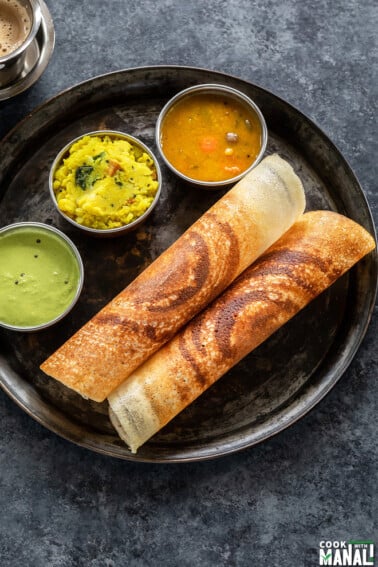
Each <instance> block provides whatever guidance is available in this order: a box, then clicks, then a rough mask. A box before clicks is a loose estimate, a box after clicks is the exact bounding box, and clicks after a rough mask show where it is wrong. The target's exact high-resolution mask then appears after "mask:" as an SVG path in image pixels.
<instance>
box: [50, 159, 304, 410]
mask: <svg viewBox="0 0 378 567" xmlns="http://www.w3.org/2000/svg"><path fill="white" fill-rule="evenodd" d="M304 207H305V196H304V191H303V187H302V183H301V181H300V179H299V178H298V177H297V175H296V174H295V172H294V170H293V169H292V167H291V166H290V165H289V164H288V163H287V162H286V161H284V160H283V159H281V158H280V157H279V156H277V155H274V156H269V157H267V158H265V159H264V160H263V161H262V162H261V163H260V164H259V165H258V166H257V167H256V168H255V169H253V170H252V171H251V172H250V173H249V174H248V175H246V176H245V177H244V178H243V180H241V181H240V182H239V183H237V184H236V185H235V186H234V187H233V188H232V189H231V190H230V191H229V192H228V193H227V194H226V195H225V196H223V197H222V198H221V199H219V201H217V202H216V203H215V205H213V206H212V207H211V208H210V209H209V210H208V211H207V212H206V213H205V214H204V215H202V217H200V219H199V220H198V221H196V222H195V223H194V224H193V225H192V226H191V227H190V228H189V229H188V230H187V231H186V232H185V233H184V234H183V235H182V236H181V237H180V238H179V239H178V240H177V241H176V242H174V243H173V244H172V246H170V247H169V248H168V249H167V250H166V251H165V252H163V254H161V256H159V257H158V258H157V259H156V260H155V261H154V262H153V263H152V264H151V265H150V266H149V267H148V268H147V269H146V270H144V272H142V273H141V274H140V275H139V276H138V277H137V278H136V279H135V280H134V281H133V282H132V283H131V284H130V285H129V286H128V287H127V288H126V289H125V290H123V291H122V292H121V293H120V294H119V295H118V296H117V297H115V299H113V300H112V301H111V302H110V303H108V304H107V305H106V306H105V307H104V308H103V309H102V310H101V311H100V312H99V313H97V314H96V315H95V316H94V317H93V318H92V319H91V320H90V321H89V322H88V323H87V324H85V325H84V326H83V327H82V328H81V329H79V331H77V333H76V334H75V335H73V336H72V337H71V338H70V339H69V340H68V341H67V342H66V343H65V344H63V345H62V346H61V347H60V348H59V349H58V350H57V351H56V352H55V353H54V354H52V355H51V356H50V357H49V358H48V359H47V360H46V361H45V362H44V363H43V364H42V365H41V369H42V370H43V371H44V372H45V373H46V374H48V375H50V376H52V377H53V378H56V379H57V380H59V381H60V382H62V383H63V384H65V385H66V386H68V387H70V388H72V389H73V390H76V391H77V392H79V393H80V394H81V395H82V396H84V397H85V398H90V399H92V400H95V401H98V402H101V401H103V400H104V399H105V398H106V397H107V396H108V395H109V394H110V392H111V391H113V390H114V389H115V388H116V387H117V386H119V384H121V383H122V382H123V381H124V380H125V379H126V378H127V376H129V374H131V372H132V371H133V370H134V369H135V368H137V367H138V366H139V365H140V364H141V363H142V362H144V361H145V360H146V359H147V358H148V357H149V356H150V355H152V354H153V353H154V352H155V351H156V350H158V349H159V348H160V347H161V346H162V345H163V344H164V343H165V342H167V341H168V340H169V339H170V338H171V337H173V336H174V335H175V333H176V332H177V331H178V330H179V329H180V328H181V327H182V326H183V325H184V324H185V323H186V322H187V321H189V320H190V319H191V318H192V317H193V316H194V315H195V314H196V313H198V312H199V311H200V310H201V309H203V308H204V307H205V306H206V305H207V304H208V303H209V302H210V301H211V300H212V299H213V298H214V297H216V296H217V295H219V293H220V292H222V291H223V290H224V289H225V288H226V287H227V286H228V285H229V284H230V283H231V282H232V281H233V280H234V279H235V278H236V277H237V276H238V275H239V274H240V273H241V272H242V271H243V270H244V269H245V268H246V267H247V266H248V265H249V264H251V263H252V262H253V261H254V260H255V259H256V258H257V257H258V256H259V255H260V254H261V253H262V252H264V250H266V249H267V248H268V247H269V246H270V245H271V244H272V243H273V242H274V241H275V240H277V238H279V237H280V236H281V235H282V234H283V233H284V232H285V231H286V230H287V229H288V228H289V227H290V226H291V225H292V224H293V223H294V221H295V220H296V219H297V218H298V217H299V215H300V214H301V213H302V212H303V210H304Z"/></svg>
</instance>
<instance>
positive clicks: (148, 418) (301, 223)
mask: <svg viewBox="0 0 378 567" xmlns="http://www.w3.org/2000/svg"><path fill="white" fill-rule="evenodd" d="M374 247H375V242H374V239H373V238H372V237H371V236H370V234H369V233H368V232H367V231H366V230H365V229H364V228H362V227H361V226H359V225H358V224H356V223H355V222H353V221H352V220H350V219H348V218H346V217H344V216H341V215H339V214H337V213H333V212H330V211H316V212H309V213H306V214H304V215H303V216H302V217H301V219H300V220H298V221H297V222H296V223H295V224H294V226H293V227H292V228H291V229H290V230H289V231H288V232H287V233H286V234H285V235H283V236H282V238H280V239H279V240H278V241H277V242H276V243H275V244H274V245H273V246H272V247H271V248H270V249H269V250H267V251H266V253H265V254H264V255H263V256H261V258H260V259H259V260H257V261H256V262H255V264H253V265H252V266H250V267H249V268H248V269H247V270H245V272H244V273H243V274H241V275H240V276H239V278H238V279H237V280H236V281H235V282H234V283H233V284H231V286H230V287H229V288H228V289H227V290H226V291H225V292H224V293H223V294H222V295H221V296H220V297H218V299H216V300H215V301H214V302H213V303H212V304H211V305H210V306H209V307H208V308H207V309H205V310H204V311H203V312H202V313H200V314H199V315H197V316H196V317H195V318H194V319H193V320H192V321H191V322H190V323H189V324H188V325H187V326H186V327H185V328H184V329H183V330H182V331H181V332H179V333H178V334H177V335H176V336H175V337H174V338H173V339H172V340H171V341H170V342H169V343H168V344H166V345H165V346H164V347H162V348H161V349H160V350H159V351H158V352H157V353H156V354H154V355H153V356H152V357H151V358H150V359H149V360H148V361H147V362H145V363H144V364H143V365H142V366H140V367H139V368H138V369H137V370H136V371H135V372H133V373H132V374H131V376H129V378H128V379H127V380H126V381H125V382H124V383H123V384H122V385H121V386H120V387H119V388H117V390H115V391H114V392H113V393H112V394H111V395H110V396H109V398H108V400H109V406H110V418H111V421H112V423H113V425H114V427H115V428H116V430H117V431H118V433H119V435H120V437H121V438H122V439H123V440H124V441H125V442H126V443H127V445H128V446H129V447H130V449H131V451H132V452H135V451H136V450H137V449H138V447H140V445H142V444H143V443H144V442H145V441H147V440H148V439H149V438H150V437H151V436H152V435H154V434H155V433H156V432H157V431H159V430H160V429H161V428H162V427H163V426H164V425H165V424H166V423H168V422H169V421H170V420H171V419H172V418H173V417H175V416H176V415H177V414H178V413H179V412H181V411H182V410H183V409H184V408H185V407H186V406H188V405H189V404H190V403H191V402H192V401H193V400H195V399H196V398H197V397H198V396H199V395H200V394H202V392H204V391H205V390H206V389H207V388H208V387H209V386H211V384H213V383H214V382H215V381H216V380H217V379H218V378H219V377H220V376H222V375H223V374H225V372H227V371H228V370H229V369H230V368H231V367H232V366H234V365H235V364H237V362H239V361H240V360H241V359H242V358H243V357H244V356H246V355H247V354H248V353H249V352H251V351H252V350H253V349H254V348H256V347H257V346H258V345H259V344H261V343H262V342H263V341H264V340H266V339H267V338H268V337H269V336H270V335H271V334H272V333H274V332H275V331H276V330H278V329H279V328H280V327H281V326H282V325H284V324H285V323H286V322H287V321H288V320H289V319H290V318H291V317H293V316H294V315H295V314H296V313H298V311H300V310H301V309H302V308H303V307H305V306H306V305H307V304H308V303H309V302H310V301H311V300H313V299H314V298H315V297H316V296H317V295H319V294H320V293H321V292H322V291H324V290H325V289H326V288H328V287H329V286H330V285H331V284H332V283H333V282H335V281H336V279H337V278H339V277H340V276H341V275H342V274H344V273H345V272H346V271H347V270H349V269H350V268H351V267H352V266H353V265H354V264H355V263H356V262H357V261H358V260H360V259H361V258H362V257H363V256H364V255H365V254H367V253H368V252H370V251H371V250H372V249H373V248H374Z"/></svg>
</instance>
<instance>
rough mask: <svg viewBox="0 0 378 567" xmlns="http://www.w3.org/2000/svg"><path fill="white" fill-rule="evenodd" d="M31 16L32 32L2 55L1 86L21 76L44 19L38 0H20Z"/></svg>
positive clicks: (0, 57)
mask: <svg viewBox="0 0 378 567" xmlns="http://www.w3.org/2000/svg"><path fill="white" fill-rule="evenodd" d="M18 1H19V3H20V5H21V7H23V8H25V10H26V12H27V14H28V17H29V18H30V23H31V28H30V32H29V34H28V35H27V37H25V40H24V41H23V42H22V44H21V45H19V46H18V47H17V49H15V50H14V51H11V52H10V53H7V54H6V55H3V56H0V88H3V87H6V86H7V85H9V84H11V83H12V82H13V81H16V80H17V79H19V78H20V76H21V74H22V71H23V69H24V63H25V58H26V55H27V51H28V49H29V47H30V46H31V43H32V42H33V40H34V39H35V37H36V35H37V33H38V30H39V28H40V25H41V21H42V12H41V5H40V3H39V1H38V0H18Z"/></svg>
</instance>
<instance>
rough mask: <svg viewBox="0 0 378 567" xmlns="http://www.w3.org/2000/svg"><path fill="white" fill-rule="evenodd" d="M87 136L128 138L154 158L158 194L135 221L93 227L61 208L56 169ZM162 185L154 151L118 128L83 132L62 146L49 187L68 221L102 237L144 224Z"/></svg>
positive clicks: (156, 200) (154, 204) (119, 233)
mask: <svg viewBox="0 0 378 567" xmlns="http://www.w3.org/2000/svg"><path fill="white" fill-rule="evenodd" d="M86 136H109V137H111V138H118V139H123V140H127V141H128V142H129V143H130V144H132V145H133V146H136V147H139V148H140V149H141V150H143V151H144V152H146V153H147V154H148V155H149V156H150V157H151V159H152V160H153V162H154V166H155V169H156V175H157V181H158V189H157V191H156V195H155V197H154V200H153V201H152V203H151V205H150V206H149V208H148V209H147V210H146V211H145V212H144V213H143V214H142V215H141V216H140V217H138V218H137V219H135V220H134V221H132V222H130V223H128V224H125V225H122V226H120V227H117V228H109V229H98V228H91V227H88V226H84V225H82V224H79V223H78V222H76V221H75V220H74V219H72V218H71V217H69V216H68V215H66V214H65V213H64V212H63V211H61V209H60V208H59V205H58V202H57V200H56V196H55V192H54V187H53V180H54V175H55V171H56V169H57V167H58V166H59V165H60V164H61V162H62V160H63V159H64V157H65V156H66V155H67V154H68V151H69V149H70V147H71V146H72V145H73V144H74V143H75V142H77V141H78V140H81V139H82V138H84V137H86ZM161 186H162V177H161V171H160V166H159V163H158V160H157V159H156V157H155V155H154V154H153V153H152V151H151V150H150V149H149V148H148V147H147V146H146V145H145V144H144V143H143V142H141V141H140V140H138V139H137V138H135V137H134V136H130V135H129V134H125V133H123V132H118V131H117V130H96V131H93V132H88V133H85V134H82V135H81V136H78V137H77V138H74V139H73V140H71V141H70V142H69V143H68V144H66V145H65V146H64V148H62V150H61V151H60V152H59V153H58V155H57V156H56V158H55V160H54V162H53V164H52V166H51V169H50V175H49V189H50V195H51V199H52V201H53V203H54V205H55V207H56V209H57V211H58V212H59V213H60V215H61V216H62V217H63V218H64V219H65V220H66V221H68V222H69V223H71V224H72V225H73V226H75V227H76V228H79V229H80V230H82V231H84V232H86V233H87V234H90V235H92V236H100V237H114V236H120V235H122V234H125V233H127V232H130V231H132V230H135V229H136V228H137V227H138V226H139V225H140V224H142V223H143V222H144V221H145V220H146V219H147V217H148V216H149V215H150V214H151V213H152V211H153V209H154V208H155V206H156V204H157V202H158V200H159V197H160V193H161Z"/></svg>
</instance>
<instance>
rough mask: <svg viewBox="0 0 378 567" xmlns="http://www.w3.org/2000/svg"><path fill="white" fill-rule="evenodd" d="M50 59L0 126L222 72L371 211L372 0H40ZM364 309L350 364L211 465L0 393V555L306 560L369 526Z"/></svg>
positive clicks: (278, 564) (372, 437)
mask: <svg viewBox="0 0 378 567" xmlns="http://www.w3.org/2000/svg"><path fill="white" fill-rule="evenodd" d="M47 4H48V6H49V9H50V11H51V14H52V16H53V19H54V23H55V28H56V35H57V38H56V39H57V41H56V48H55V52H54V54H53V58H52V60H51V62H50V64H49V66H48V68H47V70H46V72H45V73H44V75H43V76H42V78H41V79H40V81H39V82H38V83H37V84H36V85H34V86H33V87H32V88H31V89H30V90H29V91H28V92H26V93H23V94H22V95H20V96H18V97H16V98H15V99H12V100H10V101H6V102H2V103H0V137H2V136H3V135H4V134H5V133H6V132H8V131H9V130H10V128H11V127H13V126H14V125H15V124H16V123H17V122H18V120H19V119H21V118H23V117H24V116H26V115H27V114H28V112H29V111H31V110H32V109H33V108H34V107H35V106H37V105H39V104H41V103H43V102H44V101H45V100H46V99H47V98H49V97H51V96H53V95H55V94H57V93H58V92H60V91H61V90H63V89H66V88H69V87H70V86H72V85H73V84H75V83H77V82H79V81H82V80H85V79H88V78H90V77H92V76H95V75H98V74H102V73H104V72H108V71H112V70H117V69H122V68H127V67H135V66H140V65H153V64H182V65H191V66H198V67H207V68H211V69H214V70H218V71H224V72H228V73H231V74H234V75H236V76H239V77H241V78H244V79H247V80H250V81H252V82H255V83H257V84H259V85H261V86H263V87H265V88H268V89H270V90H272V91H274V92H275V93H276V94H278V95H280V96H282V97H283V98H285V99H286V100H288V101H289V102H290V103H292V104H294V105H295V106H297V107H298V108H299V109H300V110H302V111H303V112H305V113H306V114H307V115H309V116H310V117H311V118H312V119H313V120H314V121H315V122H316V123H317V124H318V125H319V126H320V127H321V128H323V129H324V131H325V132H326V134H327V135H328V136H329V137H330V138H331V139H332V140H333V141H334V142H335V143H336V145H337V146H338V147H339V149H340V150H341V151H342V152H343V154H344V155H345V157H346V158H347V160H348V161H349V162H350V164H351V166H352V167H353V169H354V170H355V172H356V174H357V177H358V178H359V180H360V182H361V184H362V187H363V189H364V191H365V193H366V195H367V197H368V199H369V201H370V205H371V207H372V210H373V214H374V218H375V221H376V222H377V219H378V192H377V186H376V172H377V168H376V163H377V159H376V156H377V154H378V147H377V140H378V136H377V134H378V132H377V121H376V116H377V99H378V82H377V59H378V46H377V29H378V8H377V4H376V2H375V1H373V0H318V1H316V2H314V0H311V1H309V0H301V1H299V0H297V1H295V0H281V1H280V2H278V1H276V0H264V1H262V0H250V1H246V0H244V1H242V0H227V1H225V0H206V1H203V2H200V1H199V0H192V2H188V1H187V0H186V1H184V0H176V1H173V0H160V1H159V2H156V1H152V0H139V1H135V0H130V1H129V0H124V1H121V0H111V1H110V2H102V1H100V0H91V1H90V2H78V1H77V0H47ZM376 315H377V313H376V312H375V314H374V316H373V321H372V323H371V325H370V327H369V330H368V333H367V336H366V338H365V340H364V342H363V344H362V346H361V348H360V350H359V352H358V354H357V356H356V358H355V359H354V361H353V363H352V365H351V366H350V368H349V370H348V372H347V373H346V374H345V376H344V377H343V379H342V380H341V381H340V382H339V383H338V385H337V386H336V387H335V388H334V390H333V391H332V392H331V393H330V394H329V395H328V396H327V398H326V399H325V400H323V401H322V402H321V404H319V406H317V407H316V408H315V410H313V411H312V412H311V413H310V414H309V415H307V416H306V417H305V418H304V419H302V420H301V421H300V422H299V423H297V424H295V425H294V426H292V427H291V428H290V429H289V430H286V431H284V432H283V433H281V434H280V435H278V436H277V437H275V438H274V439H272V440H270V441H268V442H266V443H264V444H262V445H260V446H258V447H256V448H252V449H250V450H248V451H245V452H243V453H241V454H238V455H234V456H230V457H228V458H224V459H221V460H218V461H212V462H208V463H200V464H187V465H179V466H176V465H170V466H162V465H159V466H157V465H154V466H151V465H143V464H133V463H128V462H122V461H117V460H113V459H108V458H106V457H102V456H100V455H96V454H94V453H91V452H89V451H87V450H84V449H81V448H78V447H76V446H74V445H72V444H70V443H68V442H66V441H64V440H62V439H60V438H58V437H57V436H55V435H54V434H52V433H50V432H49V431H47V430H45V429H44V428H42V427H41V426H40V425H38V424H37V423H35V422H34V421H33V420H32V419H31V418H29V417H28V416H27V415H26V414H24V413H23V412H22V411H21V410H20V409H19V408H18V407H17V406H16V405H15V404H14V403H13V402H11V401H10V400H9V399H8V398H7V397H6V396H5V394H3V393H2V392H0V412H1V433H0V507H1V508H0V509H1V520H0V526H1V531H0V564H1V566H2V567H3V566H4V567H8V566H9V567H16V566H17V567H18V566H20V565H24V566H27V567H29V566H33V567H34V566H35V567H45V566H46V567H60V566H62V567H63V566H65V567H66V566H83V567H84V566H85V567H87V566H89V567H124V566H128V565H131V566H134V565H135V566H137V567H139V566H141V567H142V566H143V567H144V566H153V567H155V566H160V565H162V566H167V567H170V566H179V565H180V566H188V567H191V566H197V565H198V566H217V567H218V566H219V567H220V566H255V565H270V566H272V567H286V566H292V565H295V566H305V567H311V566H313V565H318V563H319V561H318V544H319V541H320V540H321V539H329V540H334V539H342V540H344V539H350V538H354V539H356V538H362V539H366V538H367V539H373V540H375V542H376V544H378V537H377V535H378V530H377V518H378V510H377V485H378V482H377V481H378V478H377V463H378V451H377V424H376V419H377V411H378V403H377V401H378V392H377V373H378V360H377V358H378V357H377V346H376V340H377V339H376V337H377V334H378V333H377V331H378V324H377V316H376Z"/></svg>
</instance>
